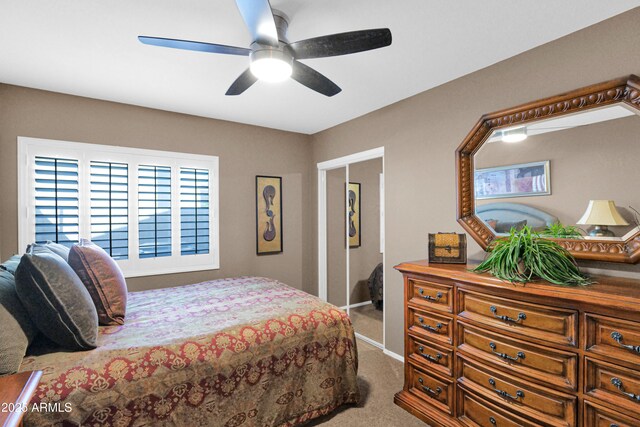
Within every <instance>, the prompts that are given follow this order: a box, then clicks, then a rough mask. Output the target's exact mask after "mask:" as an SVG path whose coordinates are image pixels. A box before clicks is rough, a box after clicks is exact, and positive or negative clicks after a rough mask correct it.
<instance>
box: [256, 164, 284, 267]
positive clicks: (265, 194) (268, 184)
mask: <svg viewBox="0 0 640 427" xmlns="http://www.w3.org/2000/svg"><path fill="white" fill-rule="evenodd" d="M282 242H283V239H282V177H279V176H256V252H257V254H258V255H267V254H277V253H280V252H282Z"/></svg>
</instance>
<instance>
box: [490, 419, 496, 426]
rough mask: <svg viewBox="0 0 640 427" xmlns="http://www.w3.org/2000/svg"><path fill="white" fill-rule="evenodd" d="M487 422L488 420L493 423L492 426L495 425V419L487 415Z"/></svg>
mask: <svg viewBox="0 0 640 427" xmlns="http://www.w3.org/2000/svg"><path fill="white" fill-rule="evenodd" d="M489 422H490V423H491V424H493V425H494V426H495V425H497V422H496V419H495V418H493V417H489Z"/></svg>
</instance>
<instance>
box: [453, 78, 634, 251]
mask: <svg viewBox="0 0 640 427" xmlns="http://www.w3.org/2000/svg"><path fill="white" fill-rule="evenodd" d="M639 139H640V78H638V77H637V76H633V75H632V76H629V77H627V78H622V79H618V80H612V81H609V82H605V83H601V84H597V85H593V86H589V87H585V88H582V89H578V90H575V91H572V92H569V93H566V94H562V95H558V96H555V97H552V98H547V99H543V100H540V101H535V102H531V103H529V104H525V105H521V106H519V107H514V108H510V109H507V110H503V111H498V112H496V113H492V114H487V115H484V116H482V117H481V118H480V120H479V121H478V123H477V124H476V125H475V127H474V128H473V129H472V130H471V132H470V133H469V135H467V137H466V138H465V140H464V141H463V142H462V144H461V145H460V147H458V149H457V150H456V163H457V171H456V172H457V181H458V222H459V223H460V224H461V225H462V226H463V227H464V229H465V230H466V231H467V232H468V233H469V234H470V235H471V237H473V239H475V240H476V241H477V242H478V243H479V244H480V246H482V248H483V249H486V248H487V246H488V245H489V243H491V241H492V240H493V239H495V238H496V237H499V236H500V235H506V234H507V233H508V232H509V231H510V229H511V228H515V229H518V228H521V227H523V226H524V225H527V226H529V227H531V228H533V229H534V230H536V231H537V232H539V233H540V234H541V235H544V236H546V237H548V238H552V239H554V240H556V241H557V242H558V243H560V244H561V245H562V246H564V247H565V248H566V249H568V250H569V251H570V252H571V253H572V254H573V255H574V256H575V257H576V258H581V259H591V260H600V261H611V262H626V263H637V262H638V261H640V226H639V225H638V217H639V216H640V215H638V214H637V212H636V210H637V211H640V167H638V160H639V159H640V140H639Z"/></svg>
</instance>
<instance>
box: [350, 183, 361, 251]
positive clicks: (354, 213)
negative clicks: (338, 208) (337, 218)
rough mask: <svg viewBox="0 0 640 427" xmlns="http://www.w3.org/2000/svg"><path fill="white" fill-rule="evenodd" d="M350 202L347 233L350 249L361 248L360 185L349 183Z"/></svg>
mask: <svg viewBox="0 0 640 427" xmlns="http://www.w3.org/2000/svg"><path fill="white" fill-rule="evenodd" d="M348 200H349V206H348V208H347V213H348V214H349V229H348V230H347V231H348V235H349V247H350V248H359V247H360V245H361V243H362V239H361V234H360V231H361V230H360V226H361V225H362V224H361V219H362V217H361V215H360V206H361V203H360V183H358V182H350V183H349V193H348Z"/></svg>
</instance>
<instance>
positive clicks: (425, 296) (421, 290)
mask: <svg viewBox="0 0 640 427" xmlns="http://www.w3.org/2000/svg"><path fill="white" fill-rule="evenodd" d="M419 292H420V295H421V296H422V298H424V299H426V300H427V301H434V302H435V301H438V300H439V299H440V298H442V292H438V293H437V294H436V296H435V297H432V296H431V295H424V289H422V288H420V291H419Z"/></svg>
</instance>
